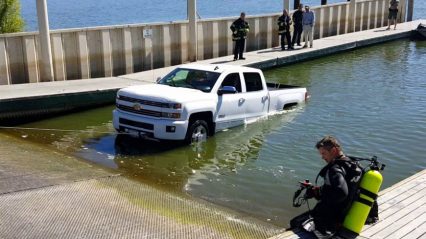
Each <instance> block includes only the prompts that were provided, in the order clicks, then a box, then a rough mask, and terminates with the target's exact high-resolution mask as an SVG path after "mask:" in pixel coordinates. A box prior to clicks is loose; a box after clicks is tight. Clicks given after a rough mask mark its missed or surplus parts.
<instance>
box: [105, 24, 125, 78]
mask: <svg viewBox="0 0 426 239" xmlns="http://www.w3.org/2000/svg"><path fill="white" fill-rule="evenodd" d="M109 34H110V44H111V45H110V46H111V63H112V64H111V71H112V75H113V76H118V75H124V74H126V60H125V56H124V40H123V38H124V33H123V29H122V28H118V29H112V30H110V31H109Z"/></svg>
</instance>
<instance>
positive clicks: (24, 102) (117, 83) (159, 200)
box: [0, 21, 426, 239]
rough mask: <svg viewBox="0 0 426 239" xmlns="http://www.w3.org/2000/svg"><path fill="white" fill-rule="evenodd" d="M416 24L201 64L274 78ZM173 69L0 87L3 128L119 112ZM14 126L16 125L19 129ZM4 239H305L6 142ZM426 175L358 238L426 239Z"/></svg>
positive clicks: (391, 196) (0, 162) (382, 204)
mask: <svg viewBox="0 0 426 239" xmlns="http://www.w3.org/2000/svg"><path fill="white" fill-rule="evenodd" d="M420 22H424V21H414V22H408V23H402V24H398V28H397V30H389V31H386V30H385V28H380V29H374V30H368V31H362V32H356V33H350V34H346V35H339V36H334V37H329V38H323V39H320V40H315V41H314V48H309V49H296V50H294V51H284V52H283V51H280V50H279V49H278V48H272V49H266V50H261V51H256V52H248V53H246V54H245V57H246V58H247V60H245V61H236V62H233V61H231V59H232V56H228V57H221V58H216V59H211V60H206V61H202V62H201V63H212V64H219V63H227V64H237V65H247V66H254V67H259V68H269V67H276V66H282V65H286V64H289V63H295V62H299V61H303V60H307V59H313V58H318V57H321V56H326V55H329V54H333V53H338V52H342V51H347V50H351V49H356V48H358V47H363V46H368V45H372V44H377V43H381V42H386V41H391V40H396V39H400V38H406V37H408V36H410V34H411V33H412V31H413V30H414V29H415V28H416V27H417V25H418V24H419V23H420ZM175 67H176V66H173V67H168V68H162V69H156V70H153V71H147V72H141V73H136V74H131V75H125V76H119V77H110V78H99V79H88V80H73V81H63V82H49V83H37V84H25V85H11V86H0V122H2V123H5V122H8V121H9V123H10V122H11V121H14V120H15V118H16V117H19V116H32V115H44V114H46V113H56V112H61V111H66V110H75V109H81V108H82V107H93V106H94V105H99V104H110V103H113V102H114V98H115V97H114V95H115V92H116V91H117V90H118V89H120V88H122V87H125V86H129V85H136V84H146V83H150V82H154V80H155V79H156V78H157V77H158V76H164V75H165V74H166V73H167V72H169V71H170V70H171V69H173V68H175ZM14 122H16V121H14ZM0 140H1V144H0V152H1V153H0V213H1V214H0V215H1V216H0V238H271V237H272V238H274V239H277V238H309V236H307V235H304V234H303V233H299V232H284V228H278V227H275V226H273V225H269V224H266V223H264V222H261V221H258V220H256V219H253V218H250V217H247V216H246V215H241V214H239V213H237V212H235V211H231V210H228V209H226V208H221V207H218V206H216V205H212V204H211V203H208V202H205V201H202V200H197V199H194V198H191V197H189V196H185V195H181V194H174V193H170V192H164V191H163V190H162V189H159V188H154V187H151V186H147V185H144V184H141V183H139V182H135V181H132V180H130V179H127V178H126V177H124V176H122V175H119V174H118V175H117V173H116V172H112V171H110V170H109V169H105V168H102V167H101V166H99V165H93V164H90V163H88V162H86V161H80V160H78V159H76V158H74V157H71V156H69V155H66V154H63V153H60V152H54V151H51V150H49V149H47V148H45V147H43V146H41V145H35V144H27V143H23V142H22V141H21V140H19V139H16V138H13V137H10V136H7V135H3V134H0ZM425 181H426V170H423V171H422V172H420V173H418V174H416V175H414V176H412V177H410V178H408V179H407V180H404V181H402V182H400V183H398V184H397V185H395V186H393V187H391V188H388V189H385V190H384V191H382V192H381V193H380V198H379V208H380V221H379V222H378V223H376V224H375V225H372V226H368V227H365V228H364V231H363V232H362V233H361V236H360V238H426V217H425V211H426V206H425V200H424V197H425V196H426V190H425V185H426V183H425Z"/></svg>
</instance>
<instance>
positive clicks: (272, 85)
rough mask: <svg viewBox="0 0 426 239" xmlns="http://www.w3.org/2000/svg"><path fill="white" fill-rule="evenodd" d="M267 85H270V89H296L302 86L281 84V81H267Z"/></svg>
mask: <svg viewBox="0 0 426 239" xmlns="http://www.w3.org/2000/svg"><path fill="white" fill-rule="evenodd" d="M266 86H267V87H268V90H269V91H274V90H282V89H294V88H301V87H300V86H295V85H285V84H280V83H272V82H267V83H266Z"/></svg>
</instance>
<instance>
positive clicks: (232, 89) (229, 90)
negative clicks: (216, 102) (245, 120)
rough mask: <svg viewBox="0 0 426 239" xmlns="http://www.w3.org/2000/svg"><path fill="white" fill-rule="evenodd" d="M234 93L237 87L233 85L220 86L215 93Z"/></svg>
mask: <svg viewBox="0 0 426 239" xmlns="http://www.w3.org/2000/svg"><path fill="white" fill-rule="evenodd" d="M235 93H237V89H235V87H233V86H227V85H226V86H224V87H222V88H220V89H219V90H218V91H217V94H218V95H223V94H235Z"/></svg>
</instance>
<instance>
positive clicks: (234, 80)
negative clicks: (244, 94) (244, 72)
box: [221, 73, 241, 92]
mask: <svg viewBox="0 0 426 239" xmlns="http://www.w3.org/2000/svg"><path fill="white" fill-rule="evenodd" d="M224 86H233V87H235V89H237V92H241V80H240V74H238V73H231V74H229V75H227V76H226V77H225V79H224V80H223V82H222V85H221V87H224Z"/></svg>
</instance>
